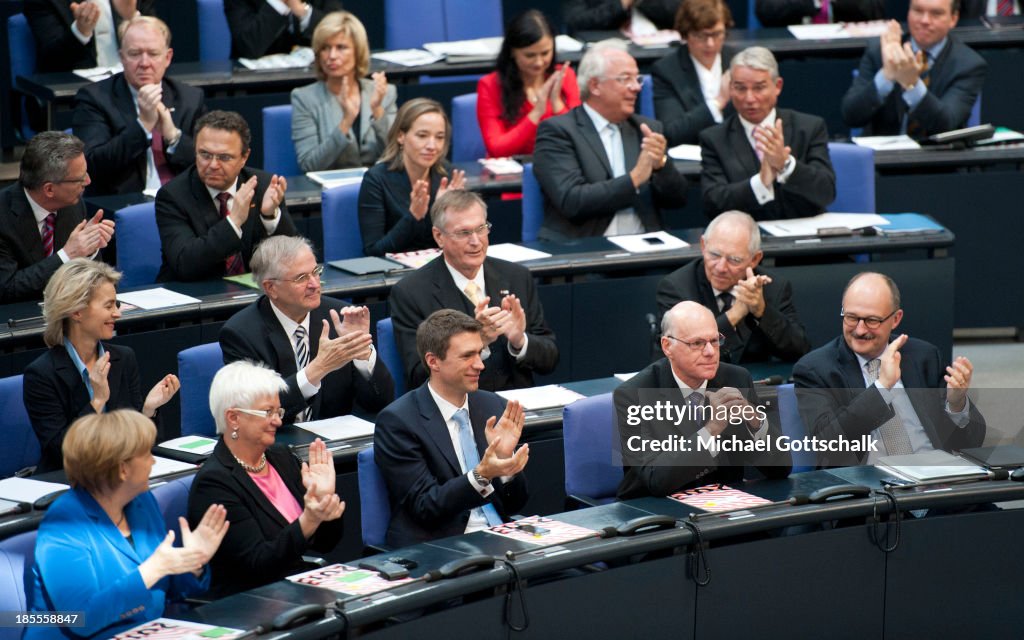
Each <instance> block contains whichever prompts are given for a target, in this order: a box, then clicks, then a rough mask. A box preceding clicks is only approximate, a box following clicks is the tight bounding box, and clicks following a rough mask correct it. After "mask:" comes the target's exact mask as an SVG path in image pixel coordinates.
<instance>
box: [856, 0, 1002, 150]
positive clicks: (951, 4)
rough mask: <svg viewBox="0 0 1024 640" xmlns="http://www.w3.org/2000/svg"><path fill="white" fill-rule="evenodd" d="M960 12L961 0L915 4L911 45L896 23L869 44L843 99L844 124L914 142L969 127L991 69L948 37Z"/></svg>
mask: <svg viewBox="0 0 1024 640" xmlns="http://www.w3.org/2000/svg"><path fill="white" fill-rule="evenodd" d="M959 9H960V2H959V0H911V3H910V11H909V12H907V27H908V28H909V30H910V40H909V41H908V42H904V41H903V32H902V30H901V28H900V25H899V23H898V22H896V21H895V20H893V21H891V22H890V23H889V29H888V31H886V32H885V33H883V34H882V36H881V37H880V38H879V39H878V42H872V43H871V44H870V45H868V48H867V49H866V50H865V51H864V57H862V58H861V60H860V71H859V72H858V74H857V77H856V78H854V79H853V84H852V85H851V86H850V88H849V90H847V92H846V95H845V96H843V102H842V113H843V121H844V122H846V124H848V125H850V126H851V127H864V133H865V135H876V136H877V135H895V134H899V133H906V134H907V135H909V136H911V137H912V138H915V139H920V138H924V137H927V136H930V135H932V134H936V133H942V132H943V131H949V130H951V129H958V128H960V127H963V126H964V125H966V123H967V118H968V116H970V113H971V107H973V106H974V102H975V101H976V100H977V98H978V94H979V93H980V92H981V87H982V85H983V84H984V83H985V72H986V71H987V69H988V64H987V63H986V62H985V59H984V58H982V57H981V56H980V55H978V54H977V53H975V52H974V51H973V50H972V49H971V48H970V47H968V46H967V45H965V44H963V43H961V42H959V41H958V40H956V38H955V37H953V36H952V35H950V33H949V32H950V30H951V29H952V28H953V27H955V26H956V23H957V20H958V19H959V17H960V16H959V13H958V12H959Z"/></svg>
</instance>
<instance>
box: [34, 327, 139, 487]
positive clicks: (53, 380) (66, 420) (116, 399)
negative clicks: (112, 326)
mask: <svg viewBox="0 0 1024 640" xmlns="http://www.w3.org/2000/svg"><path fill="white" fill-rule="evenodd" d="M103 348H104V349H106V350H107V352H108V353H109V354H110V371H109V372H108V373H107V384H109V385H110V400H108V401H107V407H106V410H107V411H113V410H114V409H135V410H136V411H141V410H142V400H143V398H142V390H141V389H140V387H139V365H138V364H137V363H136V361H135V352H134V351H132V350H131V349H130V348H128V347H122V346H119V345H116V344H108V343H103ZM23 395H24V399H25V409H26V410H27V411H28V417H29V420H31V422H32V430H33V431H35V432H36V437H37V438H39V448H40V449H42V458H41V459H40V460H39V466H38V467H37V470H38V471H39V472H43V471H53V470H54V469H62V468H64V457H63V454H62V453H61V447H62V446H63V444H64V435H65V434H66V433H67V432H68V427H70V426H71V423H72V422H74V421H75V420H77V419H78V418H80V417H82V416H87V415H91V414H93V413H95V411H94V410H93V408H92V405H90V404H89V390H88V389H86V388H85V383H84V382H83V381H82V372H81V371H79V370H77V369H76V368H75V363H74V362H73V361H72V360H71V356H70V355H68V351H67V349H65V348H64V345H59V346H56V347H52V348H50V349H48V350H47V351H44V352H43V354H42V355H40V356H39V357H38V358H36V359H35V360H33V361H32V364H30V365H28V367H27V368H26V369H25V388H24V391H23Z"/></svg>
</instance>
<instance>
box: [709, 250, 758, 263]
mask: <svg viewBox="0 0 1024 640" xmlns="http://www.w3.org/2000/svg"><path fill="white" fill-rule="evenodd" d="M722 258H725V260H726V262H728V263H729V264H731V265H732V266H734V267H742V266H743V263H744V262H746V261H747V260H748V259H749V258H746V257H745V256H727V255H725V254H724V253H719V252H717V251H712V250H711V249H708V250H707V260H708V262H718V261H719V260H721V259H722Z"/></svg>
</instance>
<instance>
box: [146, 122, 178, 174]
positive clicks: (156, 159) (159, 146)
mask: <svg viewBox="0 0 1024 640" xmlns="http://www.w3.org/2000/svg"><path fill="white" fill-rule="evenodd" d="M151 146H152V147H153V166H155V167H156V174H157V175H158V176H160V184H162V185H163V184H167V183H168V182H170V181H171V178H173V177H174V172H173V171H171V165H170V164H168V163H167V156H166V155H165V154H164V137H163V136H162V135H160V132H159V131H157V130H156V129H153V142H152V144H151Z"/></svg>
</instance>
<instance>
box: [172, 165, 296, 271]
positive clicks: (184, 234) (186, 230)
mask: <svg viewBox="0 0 1024 640" xmlns="http://www.w3.org/2000/svg"><path fill="white" fill-rule="evenodd" d="M254 175H255V176H256V177H257V183H256V193H255V194H253V197H252V201H251V202H250V203H249V218H248V219H247V220H246V221H245V226H243V227H242V237H241V238H239V237H238V235H237V234H236V233H235V230H234V229H233V228H232V227H231V223H230V222H228V221H227V219H226V218H222V217H221V216H220V212H219V211H218V205H217V203H216V202H214V200H213V198H211V197H210V192H209V190H208V189H207V188H206V185H204V184H203V182H202V180H200V179H199V174H198V172H197V171H196V167H195V165H193V166H191V167H189V169H188V170H187V171H185V172H184V173H182V174H181V175H179V176H177V177H176V178H174V179H173V180H171V181H170V182H168V183H167V184H165V185H164V186H163V187H162V188H161V189H160V191H158V192H157V194H156V226H157V228H158V229H159V231H160V245H161V248H162V250H163V264H161V265H160V273H159V274H157V280H158V281H160V282H165V281H168V280H182V281H186V280H207V279H210V278H220V277H223V276H224V270H225V265H224V261H225V260H227V258H228V256H231V255H233V254H235V253H239V252H240V253H241V254H242V259H243V261H244V262H245V269H246V271H248V270H249V260H250V259H251V258H252V254H253V251H255V250H256V245H258V244H259V243H260V242H261V241H262V240H263V239H264V238H266V237H267V231H266V229H264V228H263V223H262V222H261V221H260V204H261V203H262V202H263V194H265V193H266V192H267V187H269V186H270V177H271V176H270V174H269V173H267V172H266V171H262V170H260V169H250V168H248V167H245V168H243V169H242V171H241V173H240V174H239V175H238V184H242V183H243V182H245V181H246V180H248V179H249V178H250V177H251V176H254ZM297 233H298V232H297V231H296V230H295V223H294V222H292V217H291V215H289V213H288V207H286V206H285V203H284V201H283V200H282V201H281V220H280V221H279V222H278V225H277V229H276V230H275V231H274V235H275V236H294V235H296V234H297Z"/></svg>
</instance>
